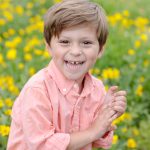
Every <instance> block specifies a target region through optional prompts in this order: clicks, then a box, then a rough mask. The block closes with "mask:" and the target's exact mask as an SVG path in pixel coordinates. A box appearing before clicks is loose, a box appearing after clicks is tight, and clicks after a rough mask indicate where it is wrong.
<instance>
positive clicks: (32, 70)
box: [29, 67, 35, 76]
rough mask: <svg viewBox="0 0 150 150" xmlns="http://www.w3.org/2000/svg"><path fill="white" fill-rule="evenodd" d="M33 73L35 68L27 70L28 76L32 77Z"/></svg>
mask: <svg viewBox="0 0 150 150" xmlns="http://www.w3.org/2000/svg"><path fill="white" fill-rule="evenodd" d="M34 73H35V68H33V67H31V68H30V69H29V75H30V76H32V75H33V74H34Z"/></svg>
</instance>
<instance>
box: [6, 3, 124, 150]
mask: <svg viewBox="0 0 150 150" xmlns="http://www.w3.org/2000/svg"><path fill="white" fill-rule="evenodd" d="M107 34H108V28H107V23H106V18H105V14H104V12H103V10H102V8H100V7H99V6H98V5H97V4H95V3H92V2H88V1H86V0H75V1H74V0H64V1H63V2H61V3H59V4H56V5H54V6H53V7H52V8H50V9H49V10H48V12H47V14H46V16H45V24H44V37H45V40H46V46H47V49H48V50H49V52H50V53H51V55H52V60H51V62H50V64H49V65H48V67H46V68H44V69H42V70H41V71H39V72H38V73H37V74H35V75H34V76H33V77H32V78H31V79H30V80H29V81H28V82H27V84H26V85H25V86H24V88H23V89H22V91H21V93H20V95H19V97H18V98H17V100H16V101H15V103H14V106H13V111H12V123H11V131H10V135H9V140H8V145H7V149H8V150H66V149H67V150H77V149H82V150H90V149H92V147H101V148H109V147H110V146H111V142H112V136H113V130H114V129H115V127H114V126H111V123H112V121H113V120H114V119H116V118H117V117H119V116H120V115H122V114H123V113H124V112H125V108H126V92H125V91H118V89H117V86H112V87H110V89H109V90H108V92H107V94H105V90H104V86H103V84H102V82H101V81H100V80H98V79H96V78H94V77H93V76H91V75H90V74H89V73H88V71H89V69H90V68H91V67H92V66H93V65H94V63H95V62H96V59H97V58H98V57H100V56H101V55H102V52H103V47H104V44H105V42H106V39H107Z"/></svg>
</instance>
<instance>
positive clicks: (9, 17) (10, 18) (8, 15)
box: [3, 11, 14, 21]
mask: <svg viewBox="0 0 150 150" xmlns="http://www.w3.org/2000/svg"><path fill="white" fill-rule="evenodd" d="M3 15H4V17H5V18H6V19H7V20H8V21H12V20H13V18H14V17H13V15H12V13H11V12H9V11H3Z"/></svg>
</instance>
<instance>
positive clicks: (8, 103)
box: [5, 98, 13, 107]
mask: <svg viewBox="0 0 150 150" xmlns="http://www.w3.org/2000/svg"><path fill="white" fill-rule="evenodd" d="M5 104H6V106H8V107H12V105H13V101H12V100H11V99H10V98H7V99H5Z"/></svg>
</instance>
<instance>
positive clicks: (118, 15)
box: [114, 13, 123, 21]
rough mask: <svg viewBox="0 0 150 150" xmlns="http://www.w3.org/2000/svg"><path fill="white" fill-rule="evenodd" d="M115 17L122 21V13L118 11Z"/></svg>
mask: <svg viewBox="0 0 150 150" xmlns="http://www.w3.org/2000/svg"><path fill="white" fill-rule="evenodd" d="M114 18H115V20H116V21H120V20H121V19H122V18H123V17H122V14H120V13H116V14H115V15H114Z"/></svg>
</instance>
